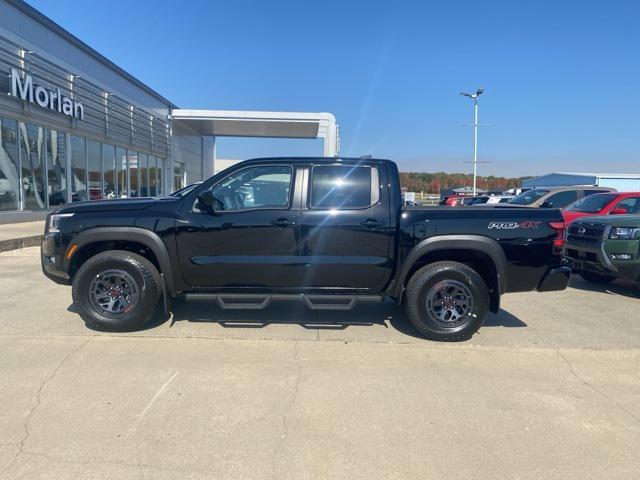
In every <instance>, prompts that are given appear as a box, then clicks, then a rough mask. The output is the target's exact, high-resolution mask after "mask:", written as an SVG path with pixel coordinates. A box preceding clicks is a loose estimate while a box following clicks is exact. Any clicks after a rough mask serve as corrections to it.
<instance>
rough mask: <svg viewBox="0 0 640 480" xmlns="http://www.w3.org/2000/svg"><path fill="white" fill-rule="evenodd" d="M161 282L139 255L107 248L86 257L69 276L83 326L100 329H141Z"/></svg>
mask: <svg viewBox="0 0 640 480" xmlns="http://www.w3.org/2000/svg"><path fill="white" fill-rule="evenodd" d="M161 295H162V285H161V280H160V274H159V273H158V270H157V269H156V267H155V266H154V265H153V264H152V263H151V262H150V261H149V260H147V259H146V258H144V257H143V256H141V255H138V254H135V253H132V252H128V251H124V250H110V251H106V252H102V253H99V254H97V255H95V256H93V257H91V258H90V259H89V260H87V261H86V262H85V263H84V264H82V266H81V267H80V269H79V270H78V271H77V272H76V274H75V275H74V277H73V287H72V297H73V303H74V304H75V305H76V307H77V309H78V313H79V314H80V316H81V317H82V319H83V320H84V321H85V322H86V323H87V325H89V326H92V327H95V328H98V329H100V330H111V331H128V330H136V329H139V328H142V327H143V326H144V325H145V324H146V323H147V322H148V321H149V320H151V318H152V317H153V316H154V315H155V313H156V311H157V310H158V305H159V303H160V302H159V301H160V297H161Z"/></svg>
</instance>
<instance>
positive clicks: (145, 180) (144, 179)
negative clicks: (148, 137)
mask: <svg viewBox="0 0 640 480" xmlns="http://www.w3.org/2000/svg"><path fill="white" fill-rule="evenodd" d="M148 163H149V156H148V155H147V154H146V153H139V154H138V165H139V170H140V185H139V186H140V196H141V197H148V196H149V172H148V171H147V167H148Z"/></svg>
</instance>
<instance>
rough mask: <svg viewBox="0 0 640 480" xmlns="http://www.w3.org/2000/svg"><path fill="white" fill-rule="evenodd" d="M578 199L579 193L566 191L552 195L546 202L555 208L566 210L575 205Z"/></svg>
mask: <svg viewBox="0 0 640 480" xmlns="http://www.w3.org/2000/svg"><path fill="white" fill-rule="evenodd" d="M577 198H578V192H576V191H575V190H566V191H564V192H558V193H555V194H553V195H551V196H550V197H549V198H548V199H547V200H546V202H548V203H550V204H551V206H552V207H553V208H564V207H566V206H567V205H569V204H570V203H573V202H575V201H576V199H577Z"/></svg>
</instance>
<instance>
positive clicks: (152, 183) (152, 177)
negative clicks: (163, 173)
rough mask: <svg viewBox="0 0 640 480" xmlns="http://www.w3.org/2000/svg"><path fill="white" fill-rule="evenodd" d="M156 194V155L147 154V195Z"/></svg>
mask: <svg viewBox="0 0 640 480" xmlns="http://www.w3.org/2000/svg"><path fill="white" fill-rule="evenodd" d="M157 194H158V176H157V175H156V157H155V156H154V155H149V196H151V197H155V196H156V195H157Z"/></svg>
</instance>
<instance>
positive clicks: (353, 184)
mask: <svg viewBox="0 0 640 480" xmlns="http://www.w3.org/2000/svg"><path fill="white" fill-rule="evenodd" d="M379 199H380V177H379V174H378V169H377V168H376V167H368V166H358V167H355V166H348V165H316V166H315V167H313V169H312V170H311V200H310V206H311V208H335V209H350V208H366V207H369V206H371V205H374V204H376V203H378V200H379Z"/></svg>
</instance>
